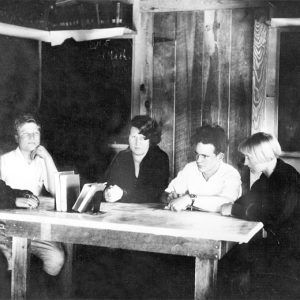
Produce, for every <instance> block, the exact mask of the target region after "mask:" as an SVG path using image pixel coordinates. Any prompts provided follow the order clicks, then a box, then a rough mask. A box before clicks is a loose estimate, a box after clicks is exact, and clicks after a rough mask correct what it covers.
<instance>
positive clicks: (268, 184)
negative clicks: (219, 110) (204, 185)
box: [221, 132, 300, 280]
mask: <svg viewBox="0 0 300 300" xmlns="http://www.w3.org/2000/svg"><path fill="white" fill-rule="evenodd" d="M239 151H240V152H241V153H243V154H244V156H245V165H246V166H248V167H249V169H250V171H251V172H253V173H261V175H260V177H259V179H258V180H257V181H255V182H254V183H253V185H252V187H251V189H250V191H249V192H248V193H246V194H245V195H243V196H242V197H240V198H239V199H238V200H237V201H236V202H235V203H228V204H224V205H223V206H222V207H221V214H222V215H225V216H229V215H231V216H235V217H238V218H241V219H246V220H250V221H261V222H263V224H264V229H265V230H266V232H267V238H264V239H259V240H257V241H255V242H253V243H251V245H249V247H250V249H252V250H250V251H248V254H251V253H252V256H253V253H255V255H258V254H260V255H259V256H257V257H252V258H251V257H250V256H248V257H247V256H246V257H247V259H248V260H249V261H251V262H254V261H255V265H254V266H253V263H251V262H250V263H249V265H251V268H261V266H263V265H266V264H267V265H268V268H269V269H268V270H267V272H276V271H274V269H273V270H272V269H271V268H272V267H274V268H275V270H277V271H279V272H290V271H292V269H293V267H295V268H296V267H297V266H298V265H299V257H300V256H299V255H300V251H299V249H300V243H299V234H300V174H299V173H298V172H297V171H296V169H294V168H293V167H292V166H291V165H289V164H287V163H285V162H284V161H282V160H281V159H280V158H278V157H279V156H280V154H281V147H280V145H279V143H278V141H277V139H276V138H275V137H273V136H272V135H270V134H267V133H264V132H258V133H255V134H253V135H252V136H251V137H249V138H248V139H246V140H245V141H244V142H242V143H241V144H240V145H239ZM253 247H254V248H253ZM248 254H247V255H248ZM297 259H298V261H297ZM234 260H236V257H235V259H234ZM243 260H245V259H243ZM293 260H294V263H291V262H292V261H293ZM266 262H267V263H266ZM288 266H289V267H288ZM287 268H288V269H289V270H287ZM295 268H294V269H295ZM252 270H253V269H252ZM298 272H299V270H297V271H295V273H294V274H293V275H292V276H294V275H295V274H296V273H298ZM298 275H299V273H298ZM298 280H299V279H298Z"/></svg>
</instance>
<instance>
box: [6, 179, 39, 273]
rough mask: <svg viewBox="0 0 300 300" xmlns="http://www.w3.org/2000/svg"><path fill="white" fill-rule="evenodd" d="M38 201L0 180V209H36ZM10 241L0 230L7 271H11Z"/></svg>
mask: <svg viewBox="0 0 300 300" xmlns="http://www.w3.org/2000/svg"><path fill="white" fill-rule="evenodd" d="M38 205H39V199H38V198H37V197H36V196H35V195H33V194H32V192H30V191H27V190H17V189H12V188H11V187H9V186H8V185H6V184H5V182H4V181H3V180H0V209H6V208H37V207H38ZM11 246H12V245H11V239H10V238H8V237H6V236H5V234H4V233H3V232H2V231H1V230H0V250H1V251H2V253H3V254H4V256H5V257H6V258H7V262H8V269H9V270H11V267H12V266H11V262H12V260H11V255H12V252H11Z"/></svg>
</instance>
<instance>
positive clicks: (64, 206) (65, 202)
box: [54, 171, 80, 212]
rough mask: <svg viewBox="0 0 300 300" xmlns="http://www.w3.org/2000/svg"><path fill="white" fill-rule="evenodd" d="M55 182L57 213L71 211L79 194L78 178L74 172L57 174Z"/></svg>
mask: <svg viewBox="0 0 300 300" xmlns="http://www.w3.org/2000/svg"><path fill="white" fill-rule="evenodd" d="M54 182H55V206H56V210H57V211H64V212H66V211H71V209H72V206H73V205H74V203H75V201H76V199H77V197H78V195H79V193H80V178H79V174H75V172H74V171H64V172H57V173H56V174H55V177H54Z"/></svg>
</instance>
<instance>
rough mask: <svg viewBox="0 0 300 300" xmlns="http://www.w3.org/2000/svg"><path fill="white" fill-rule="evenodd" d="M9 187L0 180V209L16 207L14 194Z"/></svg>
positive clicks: (14, 191)
mask: <svg viewBox="0 0 300 300" xmlns="http://www.w3.org/2000/svg"><path fill="white" fill-rule="evenodd" d="M16 192H17V190H13V189H12V188H11V187H9V186H8V185H6V184H5V182H4V181H3V180H0V209H4V208H15V207H16V204H15V203H16V194H17V193H16Z"/></svg>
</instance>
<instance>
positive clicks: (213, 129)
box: [165, 125, 241, 212]
mask: <svg viewBox="0 0 300 300" xmlns="http://www.w3.org/2000/svg"><path fill="white" fill-rule="evenodd" d="M191 142H192V145H193V148H194V151H195V161H193V162H190V163H188V164H187V165H186V166H185V167H184V168H183V169H182V170H181V171H180V172H179V173H178V175H177V177H176V178H174V179H173V180H172V181H171V182H170V184H169V186H168V188H167V189H166V190H165V192H166V194H167V202H168V208H169V209H170V210H173V211H180V210H185V209H187V208H188V207H194V208H197V209H200V210H205V211H211V212H219V211H220V207H221V205H222V204H224V203H228V202H234V201H235V200H236V199H237V198H238V197H239V195H240V194H241V177H240V174H239V172H238V171H237V170H236V169H235V168H233V167H232V166H230V165H228V164H226V163H224V162H223V158H224V153H225V151H226V147H227V138H226V134H225V131H224V129H223V128H221V127H220V126H210V125H204V126H202V127H200V128H198V129H197V131H196V134H195V135H194V136H193V137H192V139H191Z"/></svg>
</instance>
